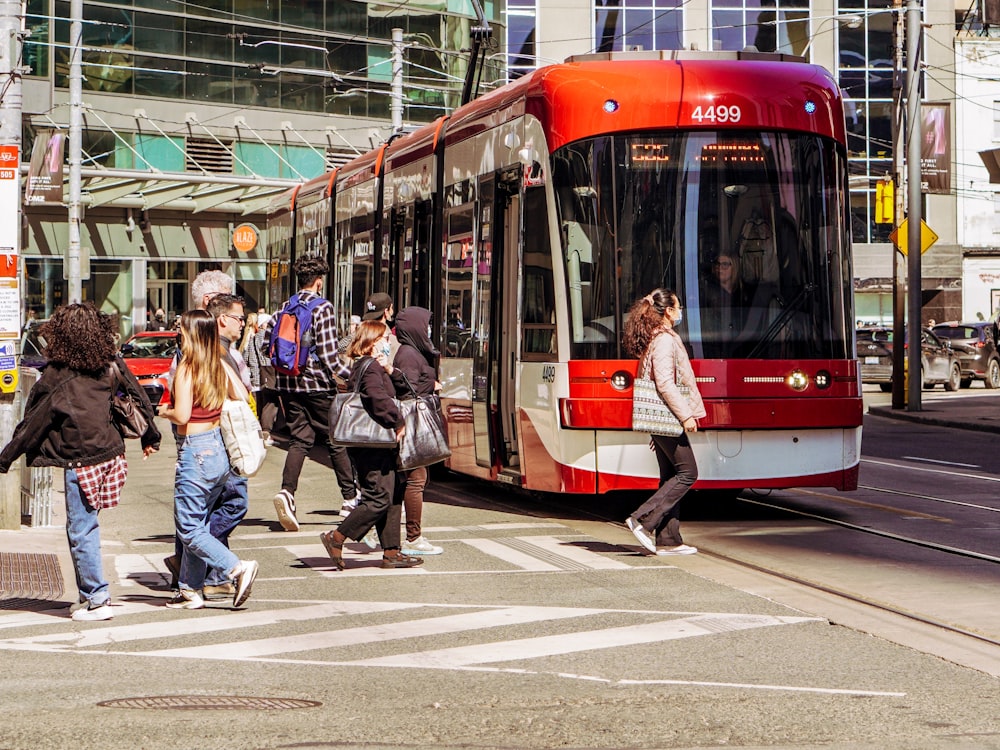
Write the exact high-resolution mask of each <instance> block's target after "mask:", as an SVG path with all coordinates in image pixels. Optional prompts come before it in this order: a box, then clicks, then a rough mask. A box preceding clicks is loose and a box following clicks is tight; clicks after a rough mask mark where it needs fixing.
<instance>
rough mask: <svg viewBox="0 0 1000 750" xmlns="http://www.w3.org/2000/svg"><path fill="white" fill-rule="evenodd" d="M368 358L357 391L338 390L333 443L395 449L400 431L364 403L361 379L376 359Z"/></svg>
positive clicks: (333, 405) (333, 410)
mask: <svg viewBox="0 0 1000 750" xmlns="http://www.w3.org/2000/svg"><path fill="white" fill-rule="evenodd" d="M374 361H375V360H374V359H368V361H366V362H365V363H364V364H362V365H361V367H362V368H363V369H362V370H361V372H360V373H358V377H357V379H356V380H355V382H354V390H351V391H347V392H346V393H338V394H337V395H336V396H334V397H333V402H332V403H331V404H330V423H329V424H330V442H331V443H333V444H334V445H344V446H347V447H348V448H395V447H396V431H395V430H392V429H390V428H388V427H383V426H382V425H380V424H379V423H378V422H376V421H375V420H374V419H373V418H372V416H371V415H370V414H369V413H368V411H367V410H366V409H365V405H364V404H363V403H361V380H362V379H363V378H364V376H365V372H367V371H368V368H369V367H370V366H371V363H372V362H374Z"/></svg>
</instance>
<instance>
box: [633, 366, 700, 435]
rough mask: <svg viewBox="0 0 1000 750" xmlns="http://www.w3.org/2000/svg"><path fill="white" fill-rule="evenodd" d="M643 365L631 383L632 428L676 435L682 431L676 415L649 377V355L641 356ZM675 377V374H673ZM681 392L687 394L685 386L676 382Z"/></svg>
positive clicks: (637, 430) (656, 433) (653, 433)
mask: <svg viewBox="0 0 1000 750" xmlns="http://www.w3.org/2000/svg"><path fill="white" fill-rule="evenodd" d="M643 364H644V365H645V366H644V367H643V369H642V372H641V373H640V374H638V375H637V376H636V379H635V382H634V383H633V384H632V429H633V430H634V431H635V432H648V433H650V434H652V435H666V436H668V437H678V436H680V435H682V434H683V433H684V427H683V425H681V423H680V420H678V419H677V415H676V414H674V413H673V412H672V411H670V407H669V406H667V403H666V401H664V400H663V396H661V395H660V392H659V391H658V390H657V389H656V381H655V380H653V379H652V378H650V377H649V369H650V362H649V357H644V358H643ZM675 377H676V375H675ZM677 387H678V388H680V390H681V393H683V394H684V395H687V393H688V388H687V386H684V385H680V384H679V383H678V386H677Z"/></svg>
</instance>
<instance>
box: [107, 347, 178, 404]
mask: <svg viewBox="0 0 1000 750" xmlns="http://www.w3.org/2000/svg"><path fill="white" fill-rule="evenodd" d="M178 341H179V339H178V335H177V333H176V332H175V331H147V332H145V333H137V334H135V335H134V336H133V337H132V338H130V339H129V340H128V341H126V342H125V344H124V346H122V350H121V355H122V359H124V360H125V364H127V365H128V369H130V370H131V371H132V374H133V375H135V377H136V379H137V380H138V381H139V385H141V386H142V388H143V390H144V391H146V395H147V396H149V401H150V403H151V404H153V406H159V405H160V404H169V403H170V387H169V381H168V379H167V374H168V373H169V372H170V365H171V363H172V362H173V360H174V356H175V355H176V354H177V344H178Z"/></svg>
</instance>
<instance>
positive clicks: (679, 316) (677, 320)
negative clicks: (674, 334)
mask: <svg viewBox="0 0 1000 750" xmlns="http://www.w3.org/2000/svg"><path fill="white" fill-rule="evenodd" d="M682 320H684V313H682V312H681V311H680V310H678V311H677V317H676V318H674V325H675V326H676V325H679V324H680V322H681V321H682Z"/></svg>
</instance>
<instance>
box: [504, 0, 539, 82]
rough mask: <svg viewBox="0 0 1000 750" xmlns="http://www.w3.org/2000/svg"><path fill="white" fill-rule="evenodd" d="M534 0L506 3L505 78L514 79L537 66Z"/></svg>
mask: <svg viewBox="0 0 1000 750" xmlns="http://www.w3.org/2000/svg"><path fill="white" fill-rule="evenodd" d="M537 12H538V11H537V3H536V0H511V1H510V2H508V3H507V78H508V79H509V80H514V79H515V78H520V77H521V76H523V75H524V74H525V73H527V72H529V71H532V70H534V69H535V68H537V67H538V59H537V56H536V48H535V21H536V16H537Z"/></svg>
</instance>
